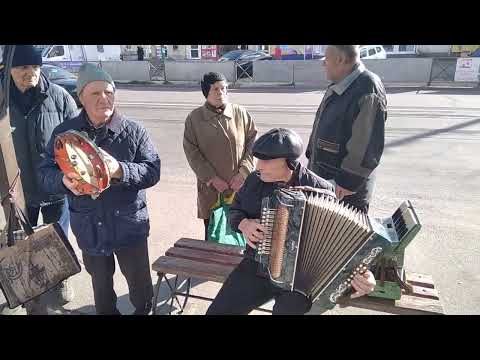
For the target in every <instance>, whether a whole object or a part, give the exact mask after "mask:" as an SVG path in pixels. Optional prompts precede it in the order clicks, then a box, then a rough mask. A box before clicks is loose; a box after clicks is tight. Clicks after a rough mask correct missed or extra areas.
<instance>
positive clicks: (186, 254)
mask: <svg viewBox="0 0 480 360" xmlns="http://www.w3.org/2000/svg"><path fill="white" fill-rule="evenodd" d="M165 255H166V256H170V257H177V258H183V259H189V260H195V261H200V262H204V263H210V264H220V265H227V266H236V265H238V264H240V262H241V261H242V260H243V258H241V257H239V256H232V255H226V254H219V253H216V252H211V251H205V250H193V249H190V248H181V247H172V248H170V249H168V250H167V252H166V253H165Z"/></svg>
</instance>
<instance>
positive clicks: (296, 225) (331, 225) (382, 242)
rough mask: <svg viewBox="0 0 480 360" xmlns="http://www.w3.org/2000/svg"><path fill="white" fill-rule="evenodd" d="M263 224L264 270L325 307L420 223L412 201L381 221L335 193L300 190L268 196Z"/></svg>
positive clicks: (276, 281)
mask: <svg viewBox="0 0 480 360" xmlns="http://www.w3.org/2000/svg"><path fill="white" fill-rule="evenodd" d="M261 224H262V225H264V227H265V228H266V233H265V234H264V239H263V240H262V241H261V242H259V243H258V246H257V249H256V254H255V259H256V260H257V262H258V263H259V274H260V275H263V276H266V277H269V278H270V280H271V281H272V282H273V283H274V284H275V285H277V286H279V287H280V288H282V289H285V290H290V291H298V292H300V293H302V294H304V295H305V296H307V297H309V298H311V299H312V301H319V302H320V303H321V306H323V307H325V308H333V307H334V306H335V304H336V301H337V299H338V298H339V297H340V296H342V295H344V294H346V293H347V292H350V291H351V281H352V279H353V277H354V276H355V274H357V273H364V272H365V271H367V270H368V269H369V267H370V266H371V265H373V263H374V261H375V259H376V258H377V257H378V256H379V255H380V254H382V253H386V252H387V253H388V252H389V251H391V249H393V248H394V247H395V246H396V245H397V244H398V243H399V242H400V241H401V239H402V237H404V236H412V233H413V236H414V235H415V234H416V232H418V230H419V228H420V224H419V222H418V218H417V217H416V215H415V212H414V210H413V207H412V206H411V204H410V202H405V203H404V204H402V206H401V207H400V208H399V209H397V211H396V212H395V213H394V215H393V216H392V217H391V218H387V219H384V220H377V219H373V218H371V217H369V216H368V215H366V214H364V213H362V212H359V211H357V210H353V209H352V208H350V207H348V206H346V205H344V204H341V203H340V202H339V201H338V200H336V199H334V198H333V197H331V196H326V195H324V194H317V193H315V192H304V191H300V190H296V189H279V190H275V192H274V194H273V195H272V196H270V197H266V198H264V199H263V200H262V216H261Z"/></svg>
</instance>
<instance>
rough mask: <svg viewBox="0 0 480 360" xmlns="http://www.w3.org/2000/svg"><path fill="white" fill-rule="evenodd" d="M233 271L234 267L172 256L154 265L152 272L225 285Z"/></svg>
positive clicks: (162, 258)
mask: <svg viewBox="0 0 480 360" xmlns="http://www.w3.org/2000/svg"><path fill="white" fill-rule="evenodd" d="M233 269H234V266H227V265H219V264H206V263H204V262H200V261H193V260H187V259H181V258H173V257H170V256H161V257H160V258H158V259H157V261H155V262H154V263H153V264H152V270H153V271H156V272H157V273H163V274H172V275H182V276H186V277H193V278H197V279H203V280H208V281H215V282H219V283H223V282H224V281H225V279H226V278H227V277H228V275H230V273H231V272H232V270H233Z"/></svg>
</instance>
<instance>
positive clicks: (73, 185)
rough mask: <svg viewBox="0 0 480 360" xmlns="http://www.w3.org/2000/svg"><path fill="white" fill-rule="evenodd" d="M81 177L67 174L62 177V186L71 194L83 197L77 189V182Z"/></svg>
mask: <svg viewBox="0 0 480 360" xmlns="http://www.w3.org/2000/svg"><path fill="white" fill-rule="evenodd" d="M80 179H81V177H80V175H78V174H75V173H69V174H65V175H63V179H62V181H63V184H64V185H65V186H66V188H67V189H68V190H70V191H71V192H72V193H74V194H75V195H77V196H81V195H85V194H84V193H83V192H82V191H80V190H79V189H77V188H78V185H79V182H78V180H80Z"/></svg>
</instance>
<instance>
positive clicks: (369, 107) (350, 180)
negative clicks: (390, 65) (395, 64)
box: [306, 45, 387, 212]
mask: <svg viewBox="0 0 480 360" xmlns="http://www.w3.org/2000/svg"><path fill="white" fill-rule="evenodd" d="M325 72H326V77H327V79H328V80H330V81H332V82H333V84H332V85H330V86H329V87H328V89H327V91H326V93H325V96H324V97H323V100H322V103H321V104H320V107H319V108H318V111H317V114H316V117H315V122H314V124H313V129H312V133H311V135H310V140H309V143H308V147H307V151H306V156H307V158H308V159H309V161H308V168H309V169H310V170H312V171H313V172H314V173H315V174H317V175H319V176H321V177H323V178H324V179H327V180H332V183H335V184H336V188H335V192H336V194H337V197H338V199H339V200H342V201H343V202H344V203H347V204H350V205H352V206H354V207H355V208H357V209H359V210H362V211H364V212H368V208H369V203H370V199H371V196H372V193H373V189H374V185H375V169H376V168H377V166H378V165H379V163H380V158H381V156H382V153H383V147H384V142H385V121H386V119H387V98H386V94H385V88H384V87H383V84H382V81H381V80H380V78H379V77H378V76H377V75H375V74H374V73H372V72H370V71H368V70H367V69H365V67H364V65H363V64H362V63H361V62H360V60H359V58H358V47H357V46H356V45H329V46H328V48H327V50H326V53H325Z"/></svg>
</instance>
